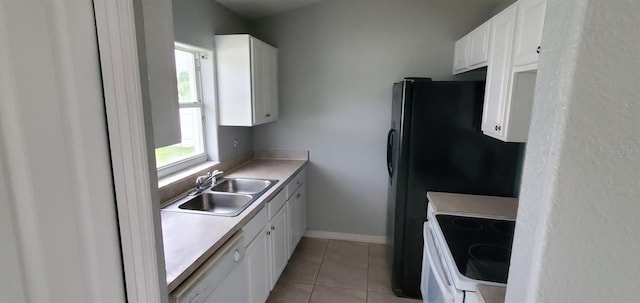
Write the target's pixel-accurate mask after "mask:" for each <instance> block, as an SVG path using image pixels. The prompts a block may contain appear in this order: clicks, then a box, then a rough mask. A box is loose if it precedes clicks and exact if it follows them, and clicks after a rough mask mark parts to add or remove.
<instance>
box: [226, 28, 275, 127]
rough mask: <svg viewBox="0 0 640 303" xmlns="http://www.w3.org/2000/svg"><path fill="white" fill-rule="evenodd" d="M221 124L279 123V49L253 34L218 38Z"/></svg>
mask: <svg viewBox="0 0 640 303" xmlns="http://www.w3.org/2000/svg"><path fill="white" fill-rule="evenodd" d="M215 48H216V61H217V63H216V66H217V72H218V73H217V77H218V110H219V121H220V125H226V126H254V125H259V124H263V123H267V122H272V121H276V120H278V49H277V48H275V47H273V46H271V45H269V44H267V43H265V42H262V41H260V40H258V39H256V38H254V37H252V36H250V35H247V34H242V35H218V36H216V46H215Z"/></svg>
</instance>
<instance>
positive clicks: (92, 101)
mask: <svg viewBox="0 0 640 303" xmlns="http://www.w3.org/2000/svg"><path fill="white" fill-rule="evenodd" d="M93 13H94V11H93V2H92V1H91V0H73V1H71V0H69V1H35V0H24V1H13V0H1V1H0V66H1V67H2V68H0V213H1V215H0V221H2V223H0V228H1V229H2V231H1V232H0V243H2V244H0V246H2V248H1V249H0V256H2V257H1V258H0V294H1V295H0V296H1V297H0V301H3V302H124V301H125V300H126V299H125V294H124V281H123V273H122V259H121V255H120V246H119V244H120V243H119V238H118V225H117V220H116V209H115V198H114V194H113V182H112V176H111V166H110V161H109V145H108V142H107V130H106V121H105V112H104V101H103V96H102V82H101V79H100V65H99V61H98V49H97V47H98V45H97V38H96V28H95V19H94V15H93Z"/></svg>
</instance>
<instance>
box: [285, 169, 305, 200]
mask: <svg viewBox="0 0 640 303" xmlns="http://www.w3.org/2000/svg"><path fill="white" fill-rule="evenodd" d="M305 177H306V169H303V170H301V171H300V172H299V173H298V174H297V175H296V176H295V177H294V178H293V179H292V180H291V182H289V184H287V186H286V187H285V192H286V193H287V200H289V198H291V196H292V195H293V193H295V192H296V190H297V189H298V187H300V185H302V183H304V180H305Z"/></svg>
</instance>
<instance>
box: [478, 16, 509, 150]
mask: <svg viewBox="0 0 640 303" xmlns="http://www.w3.org/2000/svg"><path fill="white" fill-rule="evenodd" d="M516 8H517V4H514V5H512V6H510V7H509V8H507V9H505V10H504V11H502V12H500V13H499V14H498V15H496V16H495V17H493V19H492V20H491V39H490V46H489V47H490V48H491V53H490V54H489V65H488V67H487V82H486V87H485V97H484V107H483V110H482V132H483V133H485V134H486V135H489V136H491V137H494V138H498V139H501V140H505V139H506V133H507V132H508V129H507V126H506V125H505V121H506V115H507V114H508V112H509V89H510V85H511V83H510V82H511V49H512V46H513V35H514V31H515V24H516Z"/></svg>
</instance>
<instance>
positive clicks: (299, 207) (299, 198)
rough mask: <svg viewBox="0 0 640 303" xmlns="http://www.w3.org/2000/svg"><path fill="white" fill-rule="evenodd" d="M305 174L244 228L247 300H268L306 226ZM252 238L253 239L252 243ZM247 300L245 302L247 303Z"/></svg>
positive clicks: (259, 301)
mask: <svg viewBox="0 0 640 303" xmlns="http://www.w3.org/2000/svg"><path fill="white" fill-rule="evenodd" d="M305 185H306V184H305V171H304V170H302V171H301V172H300V173H298V174H297V175H296V176H295V177H294V178H292V179H291V181H290V182H289V183H287V184H286V185H285V186H284V188H283V189H282V190H281V191H280V193H278V194H277V195H276V196H275V197H273V198H272V199H271V201H269V202H268V203H267V205H266V206H265V208H264V209H263V210H261V211H260V212H258V214H256V215H255V216H254V217H253V218H252V219H251V220H250V221H249V222H248V223H247V224H246V225H245V226H244V227H243V228H242V232H243V234H244V235H245V239H246V241H245V243H247V244H246V249H245V251H246V254H245V258H244V259H245V263H246V264H245V265H244V267H243V268H245V271H246V278H245V279H246V281H245V283H242V285H244V286H246V287H247V289H246V293H247V298H246V300H240V301H238V300H221V301H220V302H234V303H235V302H250V303H264V302H265V301H266V300H267V298H268V297H269V292H270V291H271V290H272V289H273V287H274V286H275V284H276V282H277V281H278V279H279V278H280V275H281V274H282V272H283V271H284V268H285V267H286V266H287V262H288V260H289V257H290V256H291V253H292V252H293V250H294V249H295V246H296V245H297V244H298V243H299V242H300V239H301V238H302V235H303V234H304V231H305V230H306V226H307V218H306V212H307V210H306V209H307V206H306V186H305ZM251 238H253V239H251ZM247 300H248V301H247Z"/></svg>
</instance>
